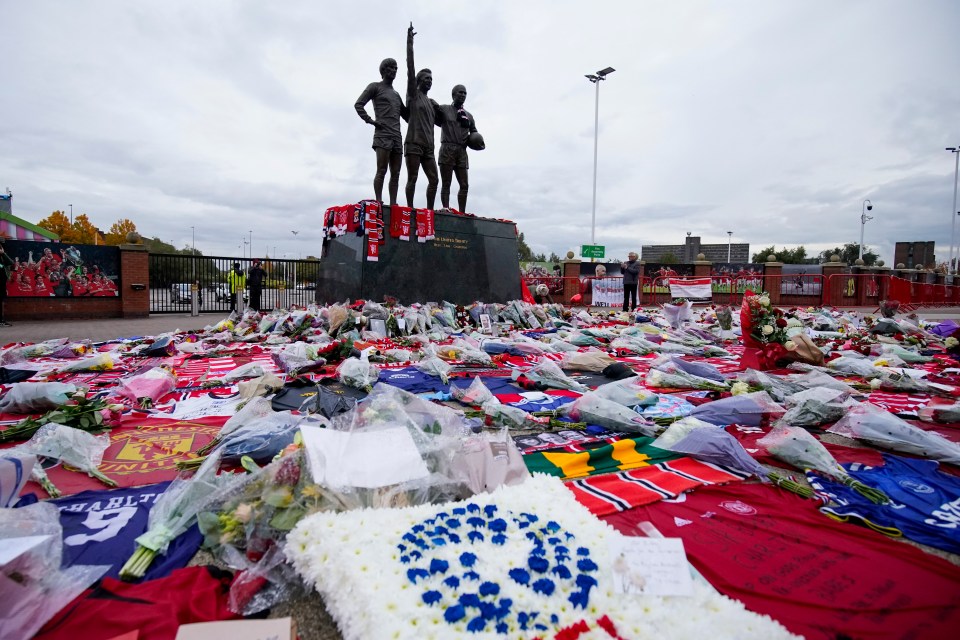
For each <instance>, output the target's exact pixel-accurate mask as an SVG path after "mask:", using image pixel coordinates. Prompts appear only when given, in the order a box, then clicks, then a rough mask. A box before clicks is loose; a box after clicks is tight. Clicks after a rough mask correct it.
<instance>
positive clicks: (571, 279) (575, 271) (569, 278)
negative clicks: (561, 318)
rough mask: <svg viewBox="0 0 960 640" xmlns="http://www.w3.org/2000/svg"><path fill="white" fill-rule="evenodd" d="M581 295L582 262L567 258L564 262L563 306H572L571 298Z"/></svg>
mask: <svg viewBox="0 0 960 640" xmlns="http://www.w3.org/2000/svg"><path fill="white" fill-rule="evenodd" d="M578 293H580V260H579V259H577V258H567V259H566V260H564V261H563V301H562V302H563V304H570V298H572V297H573V296H575V295H577V294H578Z"/></svg>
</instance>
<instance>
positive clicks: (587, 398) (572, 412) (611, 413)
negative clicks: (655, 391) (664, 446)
mask: <svg viewBox="0 0 960 640" xmlns="http://www.w3.org/2000/svg"><path fill="white" fill-rule="evenodd" d="M560 411H561V413H562V414H563V415H565V416H567V417H568V418H570V419H571V420H574V421H576V422H585V423H587V424H593V425H597V426H599V427H603V428H605V429H609V430H611V431H626V432H629V433H641V434H643V435H645V436H653V435H654V434H655V433H656V432H657V430H658V428H657V425H656V424H655V423H654V422H652V421H650V420H648V419H646V418H644V417H643V416H642V415H640V414H639V413H637V412H636V411H634V410H633V409H630V408H628V407H625V406H624V405H622V404H619V403H617V402H614V401H613V400H608V399H606V398H602V397H600V396H598V395H597V394H596V393H595V392H590V393H585V394H583V395H582V396H580V397H579V398H577V399H576V400H574V401H573V402H570V403H568V404H565V405H564V406H563V408H562V409H561V410H560Z"/></svg>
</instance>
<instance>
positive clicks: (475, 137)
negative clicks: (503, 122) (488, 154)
mask: <svg viewBox="0 0 960 640" xmlns="http://www.w3.org/2000/svg"><path fill="white" fill-rule="evenodd" d="M467 146H468V147H470V148H471V149H473V150H474V151H483V150H484V149H486V148H487V145H486V144H485V143H484V141H483V136H482V135H480V133H478V132H477V131H474V132H473V133H471V134H470V135H469V136H467Z"/></svg>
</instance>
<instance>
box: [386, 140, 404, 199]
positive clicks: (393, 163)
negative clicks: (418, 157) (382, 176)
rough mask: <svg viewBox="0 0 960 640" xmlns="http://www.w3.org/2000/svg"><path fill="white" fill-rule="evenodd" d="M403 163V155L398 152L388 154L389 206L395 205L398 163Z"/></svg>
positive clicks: (398, 178)
mask: <svg viewBox="0 0 960 640" xmlns="http://www.w3.org/2000/svg"><path fill="white" fill-rule="evenodd" d="M402 161H403V154H402V153H400V152H399V151H391V152H390V185H389V187H388V189H389V191H390V206H391V207H394V206H396V204H397V191H398V190H399V188H400V163H401V162H402Z"/></svg>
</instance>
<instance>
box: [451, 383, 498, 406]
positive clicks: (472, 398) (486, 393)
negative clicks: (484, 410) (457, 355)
mask: <svg viewBox="0 0 960 640" xmlns="http://www.w3.org/2000/svg"><path fill="white" fill-rule="evenodd" d="M450 395H451V396H453V399H454V400H456V401H457V402H461V403H463V404H465V405H469V406H474V407H475V406H479V405H482V404H483V403H484V402H486V401H488V400H490V399H491V398H493V394H492V393H490V389H487V386H486V385H485V384H483V380H481V379H480V378H479V377H474V379H473V382H471V383H470V386H469V387H466V388H464V387H458V386H456V385H451V386H450Z"/></svg>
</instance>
